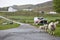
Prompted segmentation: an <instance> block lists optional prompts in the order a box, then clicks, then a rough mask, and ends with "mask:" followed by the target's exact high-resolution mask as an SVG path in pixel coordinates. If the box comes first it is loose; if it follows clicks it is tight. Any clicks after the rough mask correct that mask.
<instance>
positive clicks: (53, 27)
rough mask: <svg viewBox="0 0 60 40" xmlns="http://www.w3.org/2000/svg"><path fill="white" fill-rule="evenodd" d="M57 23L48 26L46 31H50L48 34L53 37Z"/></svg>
mask: <svg viewBox="0 0 60 40" xmlns="http://www.w3.org/2000/svg"><path fill="white" fill-rule="evenodd" d="M58 23H59V22H58V21H57V22H51V23H50V24H49V25H48V30H49V31H50V32H49V33H51V34H53V35H54V31H55V29H56V24H58Z"/></svg>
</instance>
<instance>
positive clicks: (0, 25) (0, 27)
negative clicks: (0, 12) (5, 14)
mask: <svg viewBox="0 0 60 40" xmlns="http://www.w3.org/2000/svg"><path fill="white" fill-rule="evenodd" d="M3 23H7V24H3ZM19 26H20V25H19V24H16V23H13V24H10V23H9V21H7V20H4V19H2V18H0V30H5V29H11V28H16V27H19Z"/></svg>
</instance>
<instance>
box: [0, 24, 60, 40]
mask: <svg viewBox="0 0 60 40" xmlns="http://www.w3.org/2000/svg"><path fill="white" fill-rule="evenodd" d="M0 40H60V38H59V37H53V36H51V35H49V34H48V33H46V32H44V31H42V30H38V29H37V28H35V27H33V26H31V25H29V24H21V26H19V27H18V28H13V29H8V30H0Z"/></svg>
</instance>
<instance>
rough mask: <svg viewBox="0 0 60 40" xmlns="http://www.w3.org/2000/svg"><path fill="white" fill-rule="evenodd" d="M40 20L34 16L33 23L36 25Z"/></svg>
mask: <svg viewBox="0 0 60 40" xmlns="http://www.w3.org/2000/svg"><path fill="white" fill-rule="evenodd" d="M39 22H40V20H39V19H38V17H34V24H36V25H38V24H39Z"/></svg>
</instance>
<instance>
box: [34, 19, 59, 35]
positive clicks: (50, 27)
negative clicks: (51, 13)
mask: <svg viewBox="0 0 60 40" xmlns="http://www.w3.org/2000/svg"><path fill="white" fill-rule="evenodd" d="M36 21H38V22H36ZM39 22H40V21H39V20H38V19H37V18H35V20H34V24H36V25H37V24H38V23H39ZM58 23H59V21H56V22H50V23H47V24H44V25H42V26H40V27H39V29H44V30H45V31H46V32H48V30H49V33H50V34H52V35H54V31H55V29H56V25H57V24H58Z"/></svg>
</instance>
